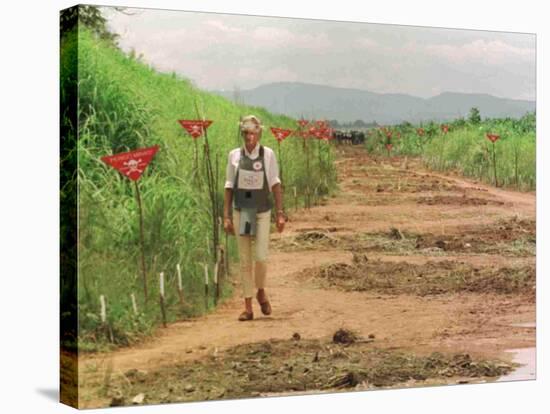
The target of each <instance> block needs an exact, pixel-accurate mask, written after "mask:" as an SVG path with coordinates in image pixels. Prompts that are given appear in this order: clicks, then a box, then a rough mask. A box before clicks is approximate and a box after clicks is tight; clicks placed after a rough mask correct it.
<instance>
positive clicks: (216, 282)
mask: <svg viewBox="0 0 550 414" xmlns="http://www.w3.org/2000/svg"><path fill="white" fill-rule="evenodd" d="M214 283H215V284H216V285H217V284H218V262H216V264H215V265H214Z"/></svg>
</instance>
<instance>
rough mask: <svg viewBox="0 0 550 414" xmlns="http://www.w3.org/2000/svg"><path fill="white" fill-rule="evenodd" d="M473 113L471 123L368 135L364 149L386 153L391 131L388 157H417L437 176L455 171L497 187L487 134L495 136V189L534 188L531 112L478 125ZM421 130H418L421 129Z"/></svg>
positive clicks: (403, 126) (398, 128) (428, 125)
mask: <svg viewBox="0 0 550 414" xmlns="http://www.w3.org/2000/svg"><path fill="white" fill-rule="evenodd" d="M475 109H476V108H472V111H471V113H470V117H469V119H468V120H467V121H466V120H464V119H457V120H455V121H453V122H450V123H448V124H445V125H448V127H449V131H448V132H447V133H445V132H444V131H443V130H442V125H440V124H438V123H436V122H429V123H426V124H423V125H422V124H421V125H416V126H415V125H412V124H410V123H407V122H404V123H402V124H400V125H397V126H394V127H391V128H390V127H387V128H385V129H377V130H371V131H370V132H369V135H368V139H367V140H366V143H365V146H366V148H367V149H368V150H369V151H373V152H378V153H380V154H386V148H385V146H384V144H386V143H387V140H388V138H387V132H388V131H389V132H391V143H392V144H393V148H392V154H395V155H415V156H421V157H422V158H423V159H424V161H425V162H426V164H427V166H428V167H430V168H433V169H436V170H440V171H455V172H457V173H459V174H463V175H465V176H468V177H474V178H476V179H478V180H480V181H484V182H487V183H490V184H494V183H495V179H494V163H493V152H492V151H493V144H492V143H491V141H489V140H488V139H487V136H486V134H488V133H489V134H496V135H499V136H500V139H498V141H496V142H495V144H494V150H495V154H494V155H495V159H496V170H497V171H496V174H497V177H498V185H499V186H505V187H512V188H517V189H519V190H524V191H531V190H534V189H535V186H536V151H535V150H536V138H535V126H536V125H535V123H536V118H535V114H534V113H528V114H526V115H525V116H523V117H522V118H521V119H511V118H505V119H484V120H482V121H481V120H479V119H478V118H479V112H478V111H477V112H476V110H475ZM420 129H422V130H420Z"/></svg>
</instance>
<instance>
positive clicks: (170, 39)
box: [104, 8, 536, 100]
mask: <svg viewBox="0 0 550 414" xmlns="http://www.w3.org/2000/svg"><path fill="white" fill-rule="evenodd" d="M127 11H128V12H131V13H135V14H134V15H131V16H128V15H125V14H122V13H119V12H115V11H113V9H109V8H104V14H105V16H106V17H108V19H109V27H110V28H111V29H112V30H113V31H114V32H116V33H118V34H119V35H120V39H119V44H120V46H121V47H122V48H123V49H124V50H126V51H128V50H130V49H132V48H133V49H135V51H136V52H137V53H142V54H143V57H144V60H145V61H146V62H147V63H149V64H152V65H153V66H154V67H155V68H156V69H158V70H160V71H166V72H171V71H175V72H176V73H178V74H180V75H182V76H185V77H187V78H190V79H192V80H193V81H194V82H195V84H196V85H197V86H199V87H201V88H203V89H208V90H213V89H220V90H233V89H234V88H235V87H239V88H241V89H251V88H254V87H256V86H258V85H262V84H265V83H270V82H280V81H297V82H307V83H315V84H323V85H330V86H338V87H348V88H357V89H364V90H368V91H372V92H378V93H406V94H410V95H414V96H421V97H430V96H434V95H437V94H439V93H441V92H445V91H451V92H466V93H488V94H491V95H495V96H499V97H504V98H513V99H530V100H534V99H535V92H536V88H535V35H532V34H518V33H505V32H489V31H479V30H457V29H440V28H429V27H415V26H398V25H383V24H370V23H350V22H332V21H326V20H308V19H295V18H292V19H291V18H273V17H257V16H242V15H230V14H215V13H193V12H183V11H165V10H153V9H127Z"/></svg>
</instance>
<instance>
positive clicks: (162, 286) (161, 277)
mask: <svg viewBox="0 0 550 414" xmlns="http://www.w3.org/2000/svg"><path fill="white" fill-rule="evenodd" d="M159 278H160V296H162V297H164V272H160V275H159Z"/></svg>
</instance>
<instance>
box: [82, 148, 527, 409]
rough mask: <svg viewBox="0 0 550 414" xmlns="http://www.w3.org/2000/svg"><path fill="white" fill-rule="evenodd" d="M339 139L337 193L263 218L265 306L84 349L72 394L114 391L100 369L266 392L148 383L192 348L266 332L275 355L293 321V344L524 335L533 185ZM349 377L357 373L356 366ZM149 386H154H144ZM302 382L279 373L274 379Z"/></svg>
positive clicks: (236, 308) (478, 349) (199, 350)
mask: <svg viewBox="0 0 550 414" xmlns="http://www.w3.org/2000/svg"><path fill="white" fill-rule="evenodd" d="M337 151H338V157H337V168H338V174H339V181H340V182H339V185H340V189H341V191H340V192H339V194H337V195H336V196H335V197H332V198H328V199H327V200H325V201H324V202H323V205H321V206H318V207H315V208H312V209H311V210H309V211H306V210H298V211H293V210H291V211H290V212H289V222H288V223H287V226H286V228H285V231H284V232H283V233H281V234H278V233H276V232H275V231H272V235H271V244H270V249H271V251H270V259H269V275H268V288H267V293H268V296H269V298H270V300H271V304H272V308H273V314H272V315H271V316H269V317H265V316H263V315H261V312H260V309H259V306H257V304H256V303H255V304H254V306H255V308H254V312H255V317H256V318H255V319H254V320H253V321H250V322H246V323H243V322H239V321H237V316H238V315H239V313H240V312H241V311H242V307H243V305H242V300H241V299H240V298H239V297H238V296H237V297H235V298H233V299H231V300H229V301H228V302H226V303H224V304H223V305H222V306H220V307H219V308H218V309H217V310H216V311H215V312H213V313H212V314H209V315H207V316H204V317H201V318H196V319H193V320H186V321H181V322H178V323H173V324H170V325H169V326H168V328H166V329H159V330H158V331H157V333H156V335H155V336H154V338H152V339H151V340H150V341H148V342H147V343H145V344H142V345H139V346H133V347H131V348H128V349H122V350H119V351H116V352H112V353H109V354H97V355H81V356H80V358H79V364H80V384H81V385H80V386H81V388H80V390H81V394H80V401H81V404H82V406H83V407H98V406H106V405H109V404H113V405H115V404H116V398H113V395H112V393H109V392H106V391H105V388H103V391H102V387H105V383H106V381H107V382H109V383H113V384H115V383H117V384H122V385H119V388H123V390H122V391H120V390H119V391H118V392H119V393H121V394H125V393H126V394H127V395H126V397H127V398H126V399H122V400H120V401H124V403H126V404H128V403H131V402H129V401H130V400H128V396H131V395H134V394H137V393H138V391H139V383H142V384H144V386H146V387H145V388H144V390H145V392H146V393H147V392H149V395H148V396H147V397H146V399H145V402H146V403H148V402H162V401H190V400H197V399H204V398H224V397H232V396H254V395H271V394H270V393H269V392H256V391H254V392H249V393H248V394H247V393H244V392H243V393H241V394H234V393H233V394H232V393H231V392H230V391H231V390H229V391H228V389H229V388H228V386H227V385H224V386H223V387H222V386H221V385H220V386H219V387H217V388H216V387H213V388H212V389H214V391H209V392H210V393H209V394H200V393H197V394H193V393H194V392H195V391H198V390H195V387H196V386H195V385H193V384H191V385H189V384H186V385H185V387H186V388H185V389H183V390H178V389H175V388H173V387H172V386H170V387H169V388H170V389H161V388H159V387H163V386H162V385H161V384H162V383H164V384H165V385H164V388H167V387H168V386H167V385H166V384H167V382H166V381H157V380H155V381H156V382H155V384H157V385H153V382H151V381H152V380H151V375H152V374H153V373H154V376H155V378H157V377H163V375H166V378H165V379H167V378H171V377H170V376H171V375H176V374H175V371H173V370H177V369H180V370H181V369H191V368H189V367H190V366H193V367H195V368H193V369H191V372H196V371H197V367H200V365H197V363H200V361H206V360H207V359H208V358H209V359H208V360H209V361H211V360H213V359H212V358H214V359H215V360H219V359H220V358H221V359H224V358H225V357H224V355H230V353H231V352H234V351H233V350H234V349H235V348H234V347H235V346H238V345H239V346H243V345H246V344H249V345H250V346H255V345H254V344H258V343H269V344H274V345H270V346H269V349H270V352H267V354H270V353H272V354H273V355H275V354H276V353H277V352H278V351H277V350H278V349H279V348H276V349H275V348H272V346H273V347H277V346H282V345H277V344H278V342H273V341H275V340H284V341H290V340H291V338H292V337H293V335H295V334H298V336H296V335H295V336H294V338H295V339H296V338H298V337H299V338H301V339H300V341H301V343H302V345H300V346H306V345H305V344H309V345H308V346H312V347H313V346H318V345H315V344H317V342H315V344H314V343H313V342H312V343H308V342H307V341H309V340H311V341H325V340H326V341H330V340H331V338H332V335H333V334H334V333H335V332H336V331H337V330H338V329H339V328H346V329H349V330H351V331H353V332H355V333H356V334H357V335H359V336H360V337H362V338H370V339H369V340H368V341H366V342H368V343H365V344H364V345H365V346H367V345H368V346H370V347H371V348H369V352H370V351H371V350H372V349H373V347H376V349H379V350H399V351H402V352H407V353H409V355H417V356H422V355H428V354H430V353H433V352H434V351H437V352H439V353H447V354H457V353H462V354H468V358H470V357H471V358H480V359H495V358H499V359H501V360H505V361H506V360H510V357H509V356H508V355H507V354H505V353H504V352H503V351H505V350H508V349H517V348H525V347H533V346H534V345H535V329H534V328H533V327H522V326H516V325H517V324H521V323H529V322H534V321H535V301H534V297H535V290H534V285H535V281H534V266H535V256H534V252H535V224H534V220H535V195H534V194H533V193H519V192H513V191H505V190H502V189H497V188H492V187H490V186H487V185H483V184H479V183H476V182H473V181H470V180H467V179H464V178H461V177H453V176H447V175H442V174H436V173H433V172H429V171H426V170H424V169H423V168H422V166H421V164H420V162H419V161H417V160H406V159H403V158H391V159H390V158H387V157H372V156H369V155H368V154H367V153H366V152H365V151H364V150H363V149H361V148H357V147H351V146H343V147H339V148H338V150H337ZM233 268H236V267H235V266H233ZM235 279H238V278H235ZM237 283H238V282H237ZM236 288H237V289H236V292H237V293H239V292H240V286H238V285H237V286H236ZM529 326H530V325H529ZM266 341H267V342H266ZM269 341H271V342H269ZM295 342H296V341H295ZM239 349H240V348H239ZM285 349H286V348H285ZM311 349H313V348H311ZM329 351H330V354H331V355H332V353H333V352H332V349H329V350H328V351H327V352H329ZM225 352H229V353H227V354H225ZM251 352H252V351H251ZM281 352H282V351H281ZM285 352H286V351H285ZM303 352H304V353H305V352H306V351H305V348H304V350H303ZM312 352H313V351H312ZM315 352H317V354H316V355H318V353H319V352H320V351H319V350H317V351H315ZM361 352H367V350H363V351H361ZM231 355H233V354H231ZM346 355H348V357H350V355H351V354H349V352H348V354H346ZM228 358H229V357H228ZM266 358H267V357H266ZM350 358H351V357H350ZM352 359H353V358H352ZM232 364H233V365H231V367H230V368H228V371H233V372H238V371H239V370H238V368H235V367H236V366H237V367H238V366H239V365H238V363H236V362H232ZM235 364H237V365H235ZM275 368H277V367H275ZM235 369H236V371H235ZM306 369H307V370H309V371H305V372H306V373H307V372H313V371H311V369H310V368H306ZM171 370H172V371H171ZM275 371H277V370H276V369H275V370H274V372H275ZM186 372H187V371H186ZM247 372H248V374H247V375H248V377H247V378H248V380H249V381H251V379H250V375H251V374H250V372H251V371H250V369H248V371H247ZM106 373H107V374H108V376H109V378H111V377H112V379H106V378H107V376H106ZM136 375H138V376H139V375H141V376H142V378H141V380H140V381H137V382H136V380H135V377H136ZM228 375H229V374H228ZM231 375H233V374H231ZM274 375H275V374H274ZM319 375H320V374H319ZM468 375H470V376H471V377H472V378H473V377H475V378H478V379H479V378H481V377H482V376H481V375H480V376H478V377H476V376H475V375H474V374H468ZM311 376H312V375H311V374H310V377H311ZM459 376H460V375H459ZM333 377H334V376H333ZM413 377H414V375H413ZM190 378H192V377H190ZM346 378H347V377H346ZM350 378H351V379H350ZM414 378H416V377H414ZM428 379H429V378H428ZM348 380H349V381H348V382H349V384H351V385H355V382H356V381H355V380H354V379H353V376H352V377H349V378H348ZM220 381H221V380H220ZM423 381H424V382H421V383H420V385H421V384H422V383H428V382H426V378H424V379H423ZM453 381H455V378H454V377H453V378H452V379H449V380H441V379H440V380H437V381H436V382H438V383H445V382H453ZM344 383H345V381H344ZM394 383H395V384H400V386H402V385H403V381H401V382H400V381H394ZM124 384H126V385H124ZM331 384H332V386H334V384H335V383H334V378H333V379H332V383H331ZM346 384H347V383H346ZM362 384H363V385H365V384H366V383H365V381H363V382H362ZM415 384H416V385H418V383H417V382H415ZM388 385H391V384H390V383H388ZM155 387H157V388H156V390H157V391H156V392H157V393H158V394H159V395H162V396H163V397H162V398H160V397H159V398H156V397H152V396H150V393H151V392H154V391H153V390H155ZM220 387H222V388H221V389H222V391H220ZM340 387H342V386H341V385H340ZM329 388H330V387H329ZM344 388H345V387H344ZM365 388H368V384H366V385H365ZM270 389H271V388H270ZM308 389H311V387H310V388H308V387H307V386H305V385H304V386H303V387H302V388H296V387H294V388H292V387H291V388H289V389H285V388H284V387H282V386H281V387H280V388H277V389H273V392H276V391H277V390H278V391H280V392H284V391H287V392H291V391H300V390H302V391H306V390H308ZM203 391H204V390H203ZM212 392H213V393H214V394H212ZM178 393H184V394H185V395H186V397H182V396H181V395H179V394H178ZM120 398H123V397H120ZM113 401H115V402H113ZM121 403H122V402H121Z"/></svg>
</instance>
